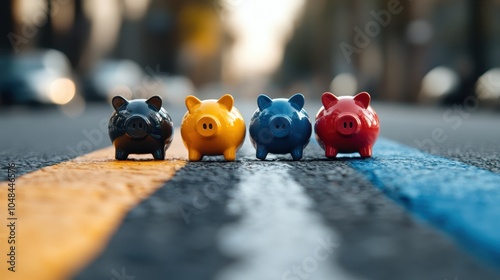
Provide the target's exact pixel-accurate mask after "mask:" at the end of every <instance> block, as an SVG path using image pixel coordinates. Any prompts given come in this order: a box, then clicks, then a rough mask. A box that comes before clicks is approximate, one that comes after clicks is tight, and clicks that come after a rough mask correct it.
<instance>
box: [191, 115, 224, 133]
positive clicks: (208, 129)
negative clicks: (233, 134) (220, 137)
mask: <svg viewBox="0 0 500 280" xmlns="http://www.w3.org/2000/svg"><path fill="white" fill-rule="evenodd" d="M219 127H220V124H219V121H218V120H217V118H214V117H212V116H202V117H201V118H199V119H198V121H197V122H196V132H198V134H200V135H201V136H203V137H210V136H213V135H215V134H217V132H218V131H219Z"/></svg>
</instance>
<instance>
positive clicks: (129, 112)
mask: <svg viewBox="0 0 500 280" xmlns="http://www.w3.org/2000/svg"><path fill="white" fill-rule="evenodd" d="M112 104H113V107H114V108H115V112H113V115H111V118H110V119H109V125H108V129H109V138H110V139H111V142H113V145H114V146H115V149H116V152H115V158H116V159H117V160H125V159H127V157H128V155H129V154H149V153H151V154H153V157H154V159H157V160H160V159H165V151H166V150H167V149H168V147H169V146H170V144H171V143H172V139H173V134H174V129H173V128H174V124H173V122H172V118H171V117H170V115H169V114H168V113H167V111H166V110H165V109H164V108H162V100H161V98H160V97H159V96H153V97H151V98H149V99H148V100H146V99H136V100H130V101H128V100H127V99H125V98H123V97H121V96H115V97H113V100H112Z"/></svg>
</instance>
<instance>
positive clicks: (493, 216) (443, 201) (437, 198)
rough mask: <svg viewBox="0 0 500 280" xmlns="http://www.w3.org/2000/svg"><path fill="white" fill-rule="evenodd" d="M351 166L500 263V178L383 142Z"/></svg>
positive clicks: (472, 167) (418, 212) (471, 167)
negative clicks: (370, 156)
mask: <svg viewBox="0 0 500 280" xmlns="http://www.w3.org/2000/svg"><path fill="white" fill-rule="evenodd" d="M373 154H374V157H373V158H371V159H366V160H358V159H355V160H352V161H350V164H351V166H352V167H353V168H354V169H356V170H357V171H358V172H360V173H361V174H364V176H366V178H367V179H368V180H369V181H371V182H372V183H373V184H374V185H376V186H377V187H379V188H380V189H381V190H382V191H384V192H385V193H386V194H387V195H389V196H390V197H392V198H393V199H394V200H396V201H399V202H400V203H402V204H404V205H405V206H406V207H407V208H408V209H409V210H410V211H411V212H413V213H415V214H417V215H418V216H420V217H422V218H423V219H425V220H427V221H430V222H431V223H432V224H433V225H434V226H436V227H438V228H440V229H442V230H444V231H446V232H447V233H449V234H450V235H451V236H452V237H454V238H455V239H457V240H458V241H459V242H461V243H462V244H464V245H465V246H466V247H467V248H469V249H471V250H473V251H475V252H476V253H478V254H479V255H481V256H483V257H485V258H486V259H487V260H490V261H492V262H493V263H494V264H496V265H499V263H498V260H499V259H500V222H499V221H498V219H499V217H500V174H496V173H493V172H489V171H487V170H483V169H480V168H477V167H474V166H470V165H467V164H464V163H462V162H459V161H455V160H449V159H445V158H442V157H439V156H434V155H430V154H427V153H424V152H421V151H419V150H417V149H414V148H410V147H407V146H404V145H401V144H398V143H395V142H392V141H389V140H386V139H379V141H378V142H377V144H376V145H375V147H374V153H373Z"/></svg>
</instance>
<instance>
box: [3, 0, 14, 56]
mask: <svg viewBox="0 0 500 280" xmlns="http://www.w3.org/2000/svg"><path fill="white" fill-rule="evenodd" d="M12 4H13V0H3V1H0V19H1V20H2V23H1V24H0V52H12V51H13V48H12V45H11V43H10V40H9V38H8V37H7V35H8V34H9V33H10V32H12V31H13V30H14V17H13V10H12V6H13V5H12Z"/></svg>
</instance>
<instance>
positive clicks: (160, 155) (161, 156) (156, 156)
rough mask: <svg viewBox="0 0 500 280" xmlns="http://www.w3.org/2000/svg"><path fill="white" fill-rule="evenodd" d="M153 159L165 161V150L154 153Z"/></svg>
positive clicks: (160, 149)
mask: <svg viewBox="0 0 500 280" xmlns="http://www.w3.org/2000/svg"><path fill="white" fill-rule="evenodd" d="M153 158H154V159H156V160H164V159H165V150H164V149H163V148H159V149H158V150H156V151H154V152H153Z"/></svg>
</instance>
